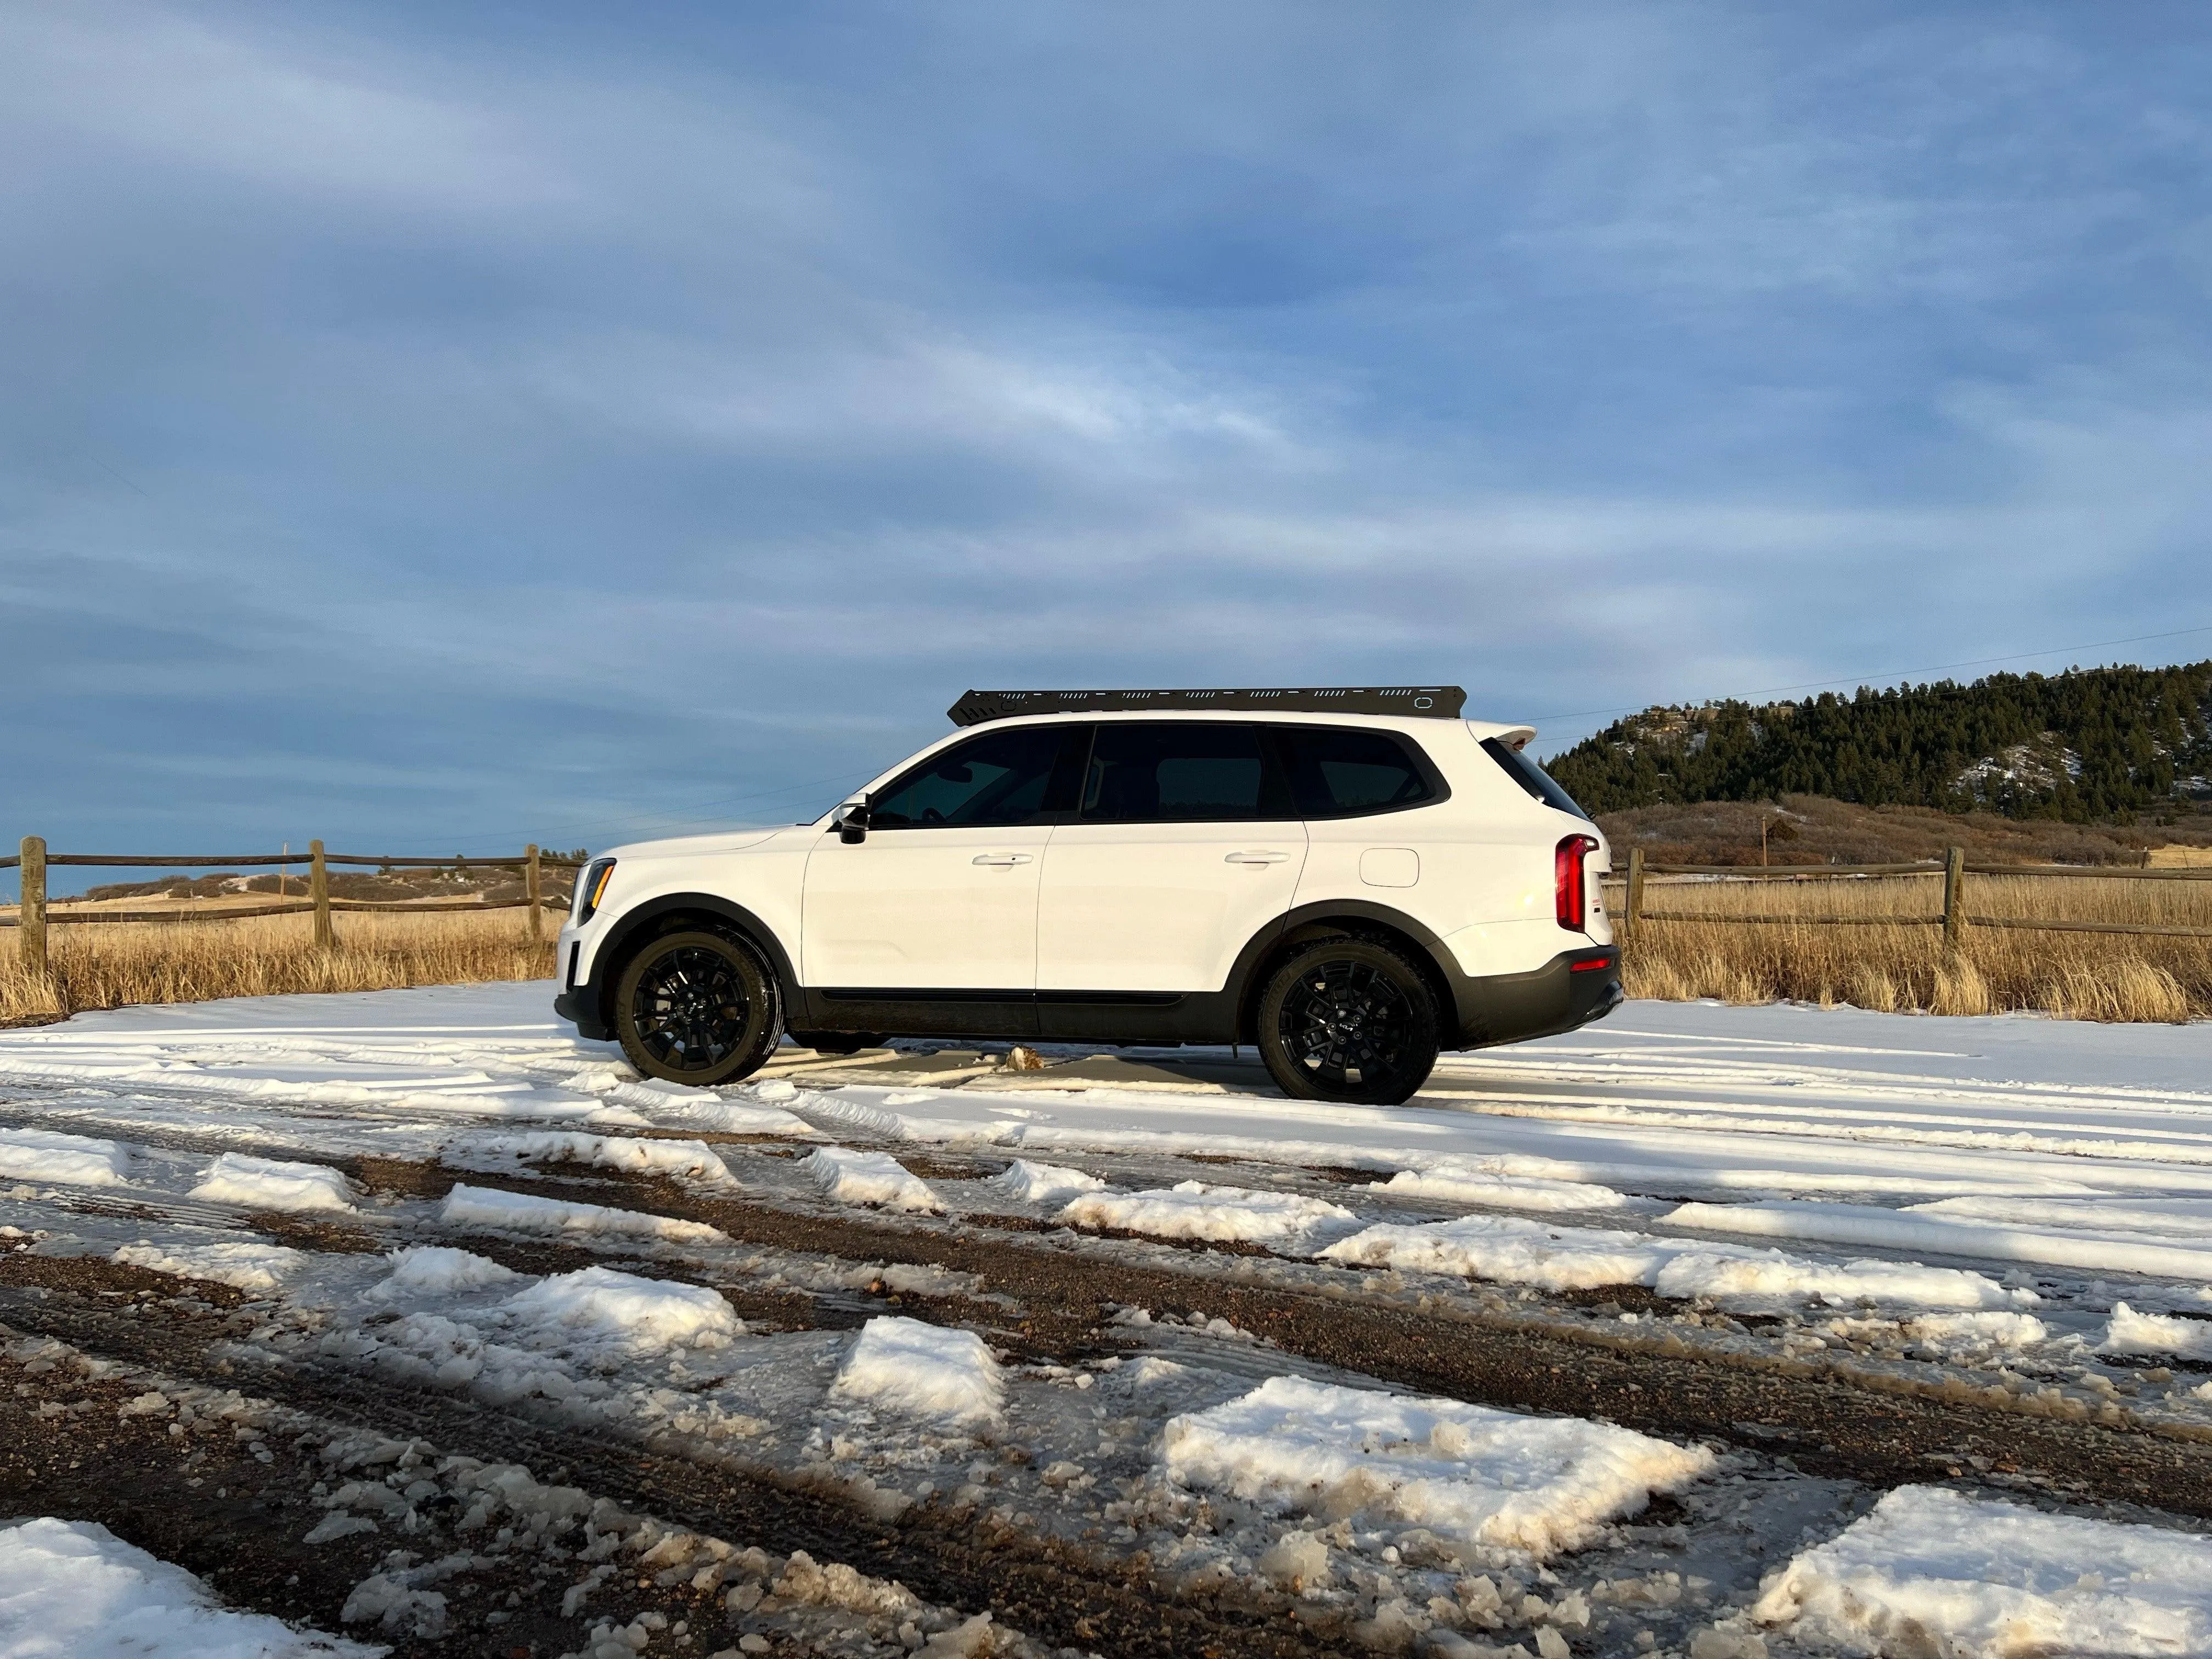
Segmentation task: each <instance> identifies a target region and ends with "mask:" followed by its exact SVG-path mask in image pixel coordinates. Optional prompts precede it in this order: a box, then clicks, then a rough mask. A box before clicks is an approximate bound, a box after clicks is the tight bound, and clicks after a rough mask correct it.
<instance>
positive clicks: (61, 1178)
mask: <svg viewBox="0 0 2212 1659" xmlns="http://www.w3.org/2000/svg"><path fill="white" fill-rule="evenodd" d="M0 1176H6V1177H9V1179H12V1180H15V1181H58V1182H62V1183H63V1184H64V1185H65V1186H71V1187H120V1186H123V1185H125V1183H127V1182H129V1180H130V1178H131V1155H130V1154H129V1152H126V1151H125V1149H124V1148H122V1147H121V1146H117V1145H116V1144H115V1142H113V1141H112V1140H93V1139H88V1137H86V1136H83V1135H65V1134H57V1133H53V1132H52V1130H48V1129H0Z"/></svg>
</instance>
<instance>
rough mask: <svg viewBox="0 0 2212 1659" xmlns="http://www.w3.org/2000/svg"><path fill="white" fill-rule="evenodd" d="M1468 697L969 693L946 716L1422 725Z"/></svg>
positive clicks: (1392, 691) (1344, 689)
mask: <svg viewBox="0 0 2212 1659" xmlns="http://www.w3.org/2000/svg"><path fill="white" fill-rule="evenodd" d="M1466 706H1467V693H1466V692H1465V691H1463V690H1461V689H1460V688H1459V687H1458V686H1456V685H1364V686H1362V685H1338V686H1314V687H1304V688H1295V687H1289V686H1279V687H1271V688H1264V689H1261V690H1232V689H1229V688H1218V689H1214V690H1159V691H1141V690H1139V691H969V692H965V693H963V695H962V696H961V698H960V701H959V702H956V703H954V704H953V705H952V707H951V708H950V709H948V710H946V711H945V712H946V713H947V714H950V715H951V718H952V723H953V724H954V725H955V726H981V725H982V724H983V723H984V722H985V721H987V720H1012V719H1013V718H1015V717H1016V716H1018V715H1022V714H1105V713H1115V714H1123V713H1127V712H1129V711H1131V710H1154V709H1157V710H1161V711H1165V712H1175V711H1190V710H1220V709H1231V708H1236V709H1263V710H1267V711H1272V712H1275V713H1283V714H1398V715H1408V716H1412V717H1414V718H1417V719H1421V720H1457V719H1458V718H1459V714H1460V710H1461V709H1462V708H1465V707H1466Z"/></svg>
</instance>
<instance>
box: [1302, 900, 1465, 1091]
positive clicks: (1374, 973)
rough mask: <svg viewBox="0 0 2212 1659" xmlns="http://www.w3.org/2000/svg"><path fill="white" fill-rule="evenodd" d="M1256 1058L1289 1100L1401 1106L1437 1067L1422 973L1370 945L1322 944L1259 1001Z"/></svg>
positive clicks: (1432, 1011)
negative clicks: (1258, 1056) (1258, 1034)
mask: <svg viewBox="0 0 2212 1659" xmlns="http://www.w3.org/2000/svg"><path fill="white" fill-rule="evenodd" d="M1259 1027H1260V1058H1261V1060H1264V1061H1266V1062H1267V1073H1268V1075H1269V1076H1271V1077H1273V1079H1275V1082H1276V1084H1277V1085H1279V1087H1280V1088H1281V1089H1282V1091H1283V1092H1284V1093H1285V1094H1287V1095H1291V1096H1294V1097H1297V1098H1299V1099H1302V1100H1340V1101H1344V1102H1346V1103H1352V1104H1356V1105H1362V1106H1395V1105H1397V1104H1399V1103H1401V1102H1402V1101H1404V1100H1406V1099H1407V1098H1408V1097H1411V1096H1412V1094H1413V1091H1415V1090H1416V1089H1418V1088H1419V1087H1420V1086H1421V1085H1422V1084H1424V1083H1425V1082H1427V1081H1428V1077H1429V1073H1430V1072H1431V1070H1433V1069H1434V1068H1435V1066H1436V1063H1437V1005H1436V998H1435V996H1434V995H1433V994H1431V991H1430V989H1429V987H1428V983H1427V981H1425V979H1423V978H1422V976H1421V974H1420V972H1419V969H1416V968H1415V967H1414V966H1413V963H1409V962H1407V960H1406V959H1405V957H1402V956H1401V955H1400V954H1399V953H1398V952H1397V951H1394V950H1392V949H1391V948H1390V947H1389V945H1381V944H1377V943H1376V942H1375V941H1373V940H1370V939H1322V940H1320V941H1319V942H1317V943H1316V944H1313V945H1308V946H1307V947H1306V948H1305V949H1304V950H1303V951H1299V952H1298V953H1297V955H1296V956H1294V957H1291V959H1290V960H1289V961H1288V962H1286V963H1284V964H1283V965H1282V966H1281V967H1280V968H1279V969H1276V970H1275V973H1274V975H1273V977H1272V978H1271V979H1270V980H1269V981H1267V989H1266V991H1265V992H1264V993H1262V994H1261V999H1260V1014H1259Z"/></svg>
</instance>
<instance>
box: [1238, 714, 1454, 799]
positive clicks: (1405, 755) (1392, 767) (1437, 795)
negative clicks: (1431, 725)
mask: <svg viewBox="0 0 2212 1659" xmlns="http://www.w3.org/2000/svg"><path fill="white" fill-rule="evenodd" d="M1275 741H1276V743H1277V744H1279V746H1280V749H1281V751H1282V755H1283V758H1284V763H1285V769H1286V770H1287V771H1288V772H1289V773H1290V777H1291V795H1292V798H1293V799H1295V800H1296V802H1297V808H1298V816H1299V817H1306V818H1349V817H1364V816H1366V815H1368V814H1370V813H1376V812H1398V811H1404V810H1405V809H1406V808H1407V807H1409V806H1426V805H1429V804H1430V803H1431V802H1432V801H1439V800H1442V799H1444V796H1445V794H1446V793H1447V791H1446V789H1445V787H1444V784H1443V779H1441V778H1440V777H1438V776H1437V773H1436V769H1435V768H1434V767H1432V766H1431V765H1430V764H1429V763H1428V757H1426V756H1425V755H1421V754H1419V753H1418V752H1417V751H1416V750H1414V748H1413V745H1412V744H1408V743H1407V742H1406V741H1405V739H1403V738H1400V737H1399V736H1397V735H1396V734H1395V732H1371V731H1360V730H1358V729H1353V728H1340V727H1334V726H1278V727H1276V728H1275Z"/></svg>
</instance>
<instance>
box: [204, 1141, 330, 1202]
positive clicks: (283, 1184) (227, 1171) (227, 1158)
mask: <svg viewBox="0 0 2212 1659" xmlns="http://www.w3.org/2000/svg"><path fill="white" fill-rule="evenodd" d="M190 1196H191V1197H193V1198H198V1199H204V1200H207V1201H208V1202H209V1203H210V1204H240V1205H244V1206H247V1207H249V1208H251V1209H256V1210H336V1211H337V1212H340V1213H342V1214H346V1215H351V1214H352V1213H354V1200H356V1198H357V1197H359V1196H360V1193H359V1189H358V1188H356V1187H355V1186H354V1184H353V1182H350V1181H348V1180H347V1179H346V1178H345V1176H343V1175H342V1174H340V1173H339V1172H338V1171H337V1170H333V1169H331V1167H330V1166H329V1165H327V1164H293V1163H289V1162H287V1161H286V1160H284V1159H283V1158H252V1157H250V1156H248V1155H247V1154H246V1153H244V1152H225V1153H224V1154H223V1155H222V1157H221V1158H217V1159H216V1161H215V1162H214V1163H212V1164H209V1165H208V1168H207V1174H206V1175H204V1176H202V1177H201V1179H200V1183H199V1185H198V1186H197V1187H195V1188H192V1190H191V1194H190Z"/></svg>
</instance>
